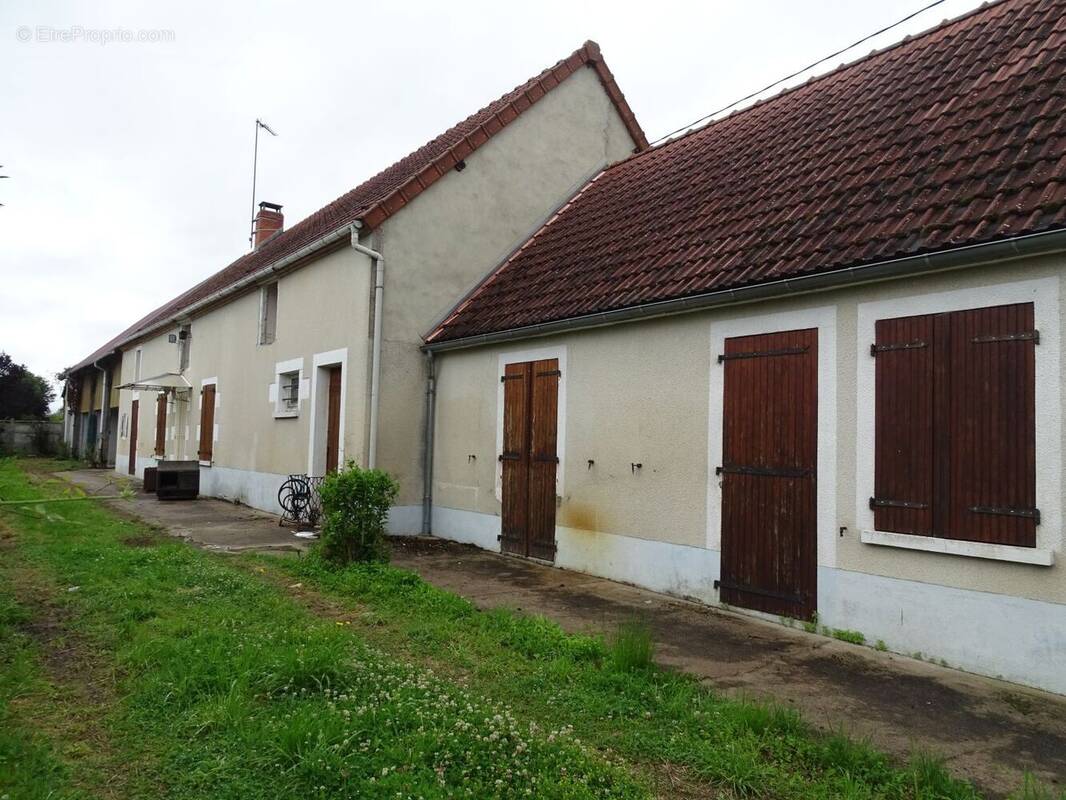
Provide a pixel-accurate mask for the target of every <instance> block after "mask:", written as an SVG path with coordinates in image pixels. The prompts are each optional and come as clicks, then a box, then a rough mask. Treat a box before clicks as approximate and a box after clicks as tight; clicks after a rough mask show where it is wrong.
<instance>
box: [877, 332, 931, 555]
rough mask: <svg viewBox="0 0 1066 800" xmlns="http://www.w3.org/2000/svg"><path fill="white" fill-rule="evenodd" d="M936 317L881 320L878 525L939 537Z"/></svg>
mask: <svg viewBox="0 0 1066 800" xmlns="http://www.w3.org/2000/svg"><path fill="white" fill-rule="evenodd" d="M933 336H934V317H933V315H931V314H929V315H925V316H921V317H903V318H901V319H882V320H878V321H877V326H876V338H875V342H874V346H873V351H872V352H873V355H874V357H875V358H876V359H877V366H876V377H875V384H874V398H875V399H874V404H875V406H874V418H875V422H874V428H875V432H874V454H875V455H874V497H873V499H872V500H871V505H872V506H873V510H874V526H875V527H876V528H877V530H879V531H892V532H896V533H914V534H922V535H926V536H928V535H931V534H932V533H933V471H934V458H933V447H934V442H933V437H934V423H933V420H934V416H935V410H934V407H933V404H934V391H933V370H934V360H933V351H934V341H933Z"/></svg>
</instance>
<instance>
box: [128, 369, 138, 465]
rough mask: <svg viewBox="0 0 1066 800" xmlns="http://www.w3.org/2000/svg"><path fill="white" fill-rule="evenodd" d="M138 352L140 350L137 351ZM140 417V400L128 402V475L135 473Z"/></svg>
mask: <svg viewBox="0 0 1066 800" xmlns="http://www.w3.org/2000/svg"><path fill="white" fill-rule="evenodd" d="M138 353H140V351H138ZM140 417H141V401H140V400H134V401H133V402H132V403H130V464H129V473H130V475H136V474H137V427H138V423H139V421H140Z"/></svg>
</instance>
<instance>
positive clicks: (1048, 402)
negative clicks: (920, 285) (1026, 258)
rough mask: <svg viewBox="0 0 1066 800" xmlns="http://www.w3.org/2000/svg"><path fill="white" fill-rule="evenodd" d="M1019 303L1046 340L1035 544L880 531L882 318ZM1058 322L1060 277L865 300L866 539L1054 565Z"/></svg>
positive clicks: (860, 494)
mask: <svg viewBox="0 0 1066 800" xmlns="http://www.w3.org/2000/svg"><path fill="white" fill-rule="evenodd" d="M1015 303H1032V304H1033V322H1034V326H1035V327H1036V329H1037V330H1038V331H1040V344H1039V345H1037V347H1036V507H1037V508H1039V509H1040V524H1039V525H1037V526H1036V547H1035V548H1033V547H1017V546H1014V545H1002V544H990V543H986V542H971V541H966V540H962V539H941V538H938V537H935V536H918V535H913V534H906V533H893V532H889V531H878V530H876V529H875V527H874V512H873V511H872V510H871V509H870V504H869V503H870V498H871V497H873V496H874V494H875V492H874V442H875V438H876V436H875V420H874V407H875V404H874V402H873V398H874V392H875V386H876V371H875V359H874V358H871V356H870V344H871V343H872V342H873V341H874V336H875V334H876V330H875V326H876V324H877V321H878V320H880V319H896V318H899V317H913V316H918V315H921V314H940V313H945V312H951V311H966V310H970V309H975V308H988V307H991V306H1003V305H1013V304H1015ZM1059 326H1060V319H1059V279H1058V278H1057V277H1049V278H1038V279H1036V280H1030V281H1016V282H1013V283H1003V284H993V285H989V286H977V287H971V288H967V289H956V290H952V291H947V292H935V293H927V294H914V295H908V296H905V297H897V298H893V299H891V300H877V301H872V302H868V303H860V304H859V307H858V324H857V325H856V356H855V358H856V364H857V375H856V381H855V391H856V396H857V398H858V400H857V403H856V405H857V408H856V420H855V422H856V425H855V431H856V436H855V472H856V474H855V522H856V526H857V527H858V529H859V531H860V540H861V541H862V542H863V543H864V544H868V545H879V546H886V547H897V548H903V549H907V550H922V551H927V552H933V553H944V554H949V555H956V556H967V557H970V558H984V559H991V560H993V561H1011V562H1017V563H1023V564H1036V565H1042V566H1051V564H1052V563H1054V552H1055V551H1057V550H1061V549H1062V544H1063V531H1062V520H1063V518H1062V488H1063V487H1062V458H1061V421H1060V415H1061V411H1062V387H1061V380H1060V368H1059V358H1060V353H1061V344H1060V337H1059Z"/></svg>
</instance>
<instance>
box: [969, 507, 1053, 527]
mask: <svg viewBox="0 0 1066 800" xmlns="http://www.w3.org/2000/svg"><path fill="white" fill-rule="evenodd" d="M970 511H972V512H973V513H974V514H995V515H997V516H1001V517H1023V518H1025V519H1031V520H1034V521H1035V522H1036V524H1037V525H1039V524H1040V509H1039V508H1008V507H1005V506H970Z"/></svg>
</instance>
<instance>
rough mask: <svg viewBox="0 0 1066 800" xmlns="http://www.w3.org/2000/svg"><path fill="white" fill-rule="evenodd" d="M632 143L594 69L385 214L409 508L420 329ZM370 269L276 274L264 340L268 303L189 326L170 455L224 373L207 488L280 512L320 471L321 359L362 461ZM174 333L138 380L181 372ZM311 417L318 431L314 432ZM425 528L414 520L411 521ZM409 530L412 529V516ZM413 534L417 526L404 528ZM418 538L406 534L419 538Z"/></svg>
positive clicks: (151, 401) (389, 331)
mask: <svg viewBox="0 0 1066 800" xmlns="http://www.w3.org/2000/svg"><path fill="white" fill-rule="evenodd" d="M633 146H634V143H633V142H632V140H631V139H630V137H629V134H628V132H627V131H626V129H625V127H624V125H623V124H622V121H621V119H620V118H619V117H618V114H617V112H616V111H615V109H614V106H613V105H612V104H611V103H610V101H609V99H608V98H607V96H606V95H605V94H604V92H603V89H602V87H601V85H600V83H599V80H598V79H597V77H596V75H595V73H594V72H593V71H592V70H581V71H579V72H577V73H575V74H574V75H572V76H571V77H569V78H567V79H566V80H565V81H564V82H563V83H562V84H561V85H560V86H559V87H558V88H556V89H555V90H553V91H552V92H550V93H549V94H547V95H546V96H545V97H544V98H543V99H541V100H540V101H539V102H538V103H537V104H536V105H534V106H533V107H532V108H530V109H529V110H527V111H526V112H525V113H523V114H522V116H520V117H519V118H518V119H516V120H515V121H514V122H512V123H511V124H510V125H509V126H508V127H507V128H505V129H504V130H503V131H501V132H500V133H498V134H497V135H496V136H495V137H493V138H492V139H491V140H490V141H489V142H487V143H486V144H485V145H483V146H482V147H481V148H479V149H478V150H477V151H475V152H474V153H473V154H471V155H470V156H469V157H468V158H467V159H466V167H465V169H464V170H463V171H461V172H455V171H453V172H451V173H449V174H448V175H446V176H445V177H443V178H442V179H441V180H439V181H438V182H437V183H435V184H434V185H433V186H431V187H430V188H429V189H428V190H427V191H425V192H423V193H422V194H421V195H419V196H418V197H417V198H416V199H415V200H414V201H413V202H412V203H411V204H410V205H408V206H406V207H405V208H404V209H403V210H402V211H401V212H400V213H399V214H397V215H396V216H394V217H392V218H390V219H389V220H388V221H387V222H386V223H384V224H383V225H382V226H381V228H379V229H378V230H377V231H375V232H374V233H373V235H372V236H371V237H369V238H368V241H367V243H368V244H370V245H371V246H373V247H375V248H377V249H379V250H381V251H382V252H383V254H384V255H385V259H386V265H387V267H386V289H385V309H384V314H383V327H384V331H383V346H382V386H381V421H380V426H379V444H378V453H379V463H378V465H379V466H381V467H383V468H384V469H387V470H389V471H390V472H391V473H393V474H394V475H395V476H396V478H397V479H398V480H399V482H400V485H401V487H402V494H401V498H400V503H401V504H405V503H406V504H412V503H416V502H418V500H419V499H420V498H421V495H422V485H421V480H422V477H421V459H422V426H423V423H424V414H423V405H422V403H423V398H424V388H425V384H424V373H423V363H422V361H423V356H422V354H421V353H420V352H419V347H420V346H421V343H422V340H421V335H422V334H423V333H424V332H426V331H427V330H429V329H430V328H431V327H432V326H433V324H434V323H435V321H436V319H437V318H438V317H439V316H441V315H442V314H443V313H444V312H446V311H447V310H448V309H449V308H450V307H451V306H452V305H453V304H454V303H455V302H456V301H457V300H458V299H459V298H460V297H461V296H462V294H463V293H464V292H465V291H467V290H468V289H470V288H471V287H473V286H474V285H475V284H476V283H477V282H478V281H479V280H480V279H481V278H482V277H483V276H484V275H485V274H486V273H487V272H488V271H489V270H490V269H491V268H493V267H494V266H495V265H496V264H497V263H498V262H499V261H500V260H501V259H502V258H503V257H505V256H506V255H507V253H508V252H510V250H512V249H513V248H514V247H515V246H517V245H518V244H519V243H520V242H521V241H522V240H523V239H524V238H526V237H527V236H528V234H529V233H530V232H531V231H532V230H534V229H535V228H536V227H537V226H538V225H539V224H540V222H541V221H542V220H543V219H544V218H546V217H547V216H548V215H549V214H550V213H551V212H552V211H554V210H555V208H557V207H558V206H559V205H560V204H561V203H563V202H564V201H565V200H566V199H568V197H569V196H570V195H571V194H573V192H575V191H576V190H577V189H578V188H579V187H580V185H581V184H582V183H584V181H585V180H586V179H587V178H588V177H589V176H590V175H591V174H593V173H594V172H595V171H597V170H598V169H600V168H601V167H602V166H604V165H605V164H607V163H608V162H610V161H614V160H617V159H619V158H622V157H624V156H626V155H627V154H629V153H630V152H631V151H632V149H633ZM371 299H372V264H371V261H370V259H369V258H367V257H366V256H363V255H360V254H357V253H355V252H354V251H352V250H351V249H349V248H344V249H342V250H338V251H336V252H334V253H332V254H330V255H328V256H325V257H323V258H320V259H316V260H315V261H314V262H312V263H311V264H309V265H308V266H305V267H303V268H301V269H299V270H297V271H295V272H292V273H290V274H288V275H285V276H283V277H282V278H281V282H280V284H279V292H278V326H277V327H278V332H277V339H276V341H275V342H274V343H273V344H271V345H265V346H264V345H258V344H257V343H256V339H257V333H258V318H259V302H260V300H259V294H258V292H250V293H247V294H245V295H243V296H241V297H239V298H238V299H236V300H234V301H231V302H229V303H227V304H226V305H224V306H221V307H219V308H216V309H214V310H212V311H209V312H207V313H205V314H202V315H200V316H197V317H196V318H195V319H193V320H192V341H191V350H190V361H189V367H188V369H187V370H186V371H185V377H186V378H187V379H188V380H189V382H190V383H192V385H193V391H192V393H191V402H186V401H183V400H182V399H180V396H179V399H178V400H176V401H174V400H172V401H171V403H170V406H169V408H168V417H167V427H168V432H167V452H166V457H167V458H181V459H196V457H197V449H198V432H197V426H198V422H199V391H200V387H201V385H202V383H203V382H205V381H211V380H217V384H216V392H217V395H216V397H217V401H216V413H215V423H216V427H217V439H216V441H215V442H214V452H213V457H212V461H213V463H212V465H211V466H210V467H209V468H207V467H205V469H204V470H202V471H201V487H202V489H203V491H204V493H205V494H218V495H221V496H226V497H233V498H235V499H240V500H242V501H243V502H248V503H250V504H252V505H257V506H259V507H264V508H268V509H272V510H273V509H275V505H274V501H273V496H274V494H276V486H277V484H278V482H279V479H280V477H283V476H284V475H287V474H288V473H290V472H304V471H309V472H312V473H313V474H317V473H318V472H320V470H319V469H314V468H310V469H309V466H312V467H313V466H314V464H313V459H312V458H311V457H310V456H311V453H310V451H309V442H310V441H311V440H312V438H316V439H317V438H319V436H321V430H322V427H323V426H324V419H323V418H321V415H318V414H316V413H315V408H313V403H312V401H313V398H312V396H311V395H312V394H314V380H313V377H314V374H315V369H314V365H313V360H314V356H315V354H316V353H323V352H326V351H343V352H344V354H345V356H344V357H345V359H346V375H345V398H344V414H343V416H344V437H343V438H344V443H343V456H344V458H345V459H348V458H351V459H354V460H355V461H356V462H357V463H365V460H366V456H367V442H368V439H367V437H368V434H369V413H368V409H369V401H370V398H369V391H370V386H369V363H370V355H371V350H370V348H371V338H370V330H371V326H372V324H373V320H372V316H371V315H372V310H371ZM176 331H177V328H174V329H172V330H168V331H164V332H162V333H160V334H158V335H156V336H154V337H152V338H151V339H149V340H147V341H144V342H141V343H139V344H138V345H137V346H138V347H140V348H141V349H142V365H141V373H140V376H141V378H142V379H143V378H147V377H150V376H152V375H156V374H159V373H161V372H167V371H177V369H178V347H177V345H176V344H171V343H169V342H167V336H168V334H171V333H176ZM135 349H136V347H130V348H127V350H126V352H125V353H124V356H123V372H122V383H128V382H131V381H132V380H134V374H133V371H134V362H135V357H134V350H135ZM294 359H296V360H299V359H302V366H303V369H304V373H303V376H304V379H305V385H304V386H303V390H302V391H303V394H302V395H301V396H302V400H301V412H300V414H299V416H298V417H297V418H294V419H275V417H274V403H273V402H272V400H271V399H270V398H271V395H270V394H269V386H270V384H271V383H272V382H274V376H275V367H276V365H277V364H278V363H279V362H290V363H291V362H292V360H294ZM121 394H122V395H123V396H122V398H121V408H120V418H121V419H122V422H121V423H120V429H121V430H122V431H123V432H124V433H125V434H126V435H125V436H123V437H121V438H120V439H119V442H118V459H117V463H116V468H117V469H119V470H120V471H125V470H126V469H127V467H128V463H129V457H128V453H129V440H128V438H127V437H128V432H129V430H130V428H129V423H128V419H126V417H128V414H129V410H130V403H131V400H132V399H133V393H132V392H130V391H124V392H122V393H121ZM315 419H317V431H318V432H317V433H315V434H314V435H313V434H312V430H311V428H312V425H313V424H315V423H313V420H315ZM138 432H139V435H138V445H137V449H138V463H137V467H136V471H137V472H138V473H140V472H141V471H142V470H143V468H144V466H146V465H150V464H151V463H153V461H152V454H153V452H154V441H155V394H154V393H148V392H141V393H140V424H139V428H138ZM408 519H410V520H411V521H412V522H411V525H415V524H416V523H415V522H414V520H416V519H417V516H416V515H410V516H409V517H408ZM405 525H406V523H405ZM407 527H410V526H409V525H408V526H407ZM415 529H416V527H415V528H412V532H413V531H414V530H415Z"/></svg>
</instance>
